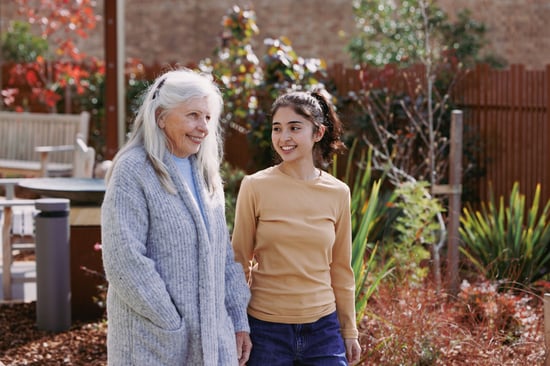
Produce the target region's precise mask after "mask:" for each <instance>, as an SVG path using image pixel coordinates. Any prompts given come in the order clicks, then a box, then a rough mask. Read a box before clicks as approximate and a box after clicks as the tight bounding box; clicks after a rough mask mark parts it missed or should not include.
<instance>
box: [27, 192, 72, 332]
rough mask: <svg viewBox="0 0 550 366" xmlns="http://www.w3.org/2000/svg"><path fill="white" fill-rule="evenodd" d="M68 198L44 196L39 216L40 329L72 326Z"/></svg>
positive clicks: (65, 328) (37, 226) (38, 275)
mask: <svg viewBox="0 0 550 366" xmlns="http://www.w3.org/2000/svg"><path fill="white" fill-rule="evenodd" d="M69 202H70V201H69V200H68V199H65V198H42V199H38V200H36V202H35V207H36V209H37V210H39V211H40V212H39V213H38V215H37V216H36V249H35V252H36V320H37V326H38V328H39V329H41V330H47V331H53V332H61V331H64V330H67V329H69V328H70V326H71V269H70V252H69V251H70V241H69V235H70V234H69V232H70V230H69Z"/></svg>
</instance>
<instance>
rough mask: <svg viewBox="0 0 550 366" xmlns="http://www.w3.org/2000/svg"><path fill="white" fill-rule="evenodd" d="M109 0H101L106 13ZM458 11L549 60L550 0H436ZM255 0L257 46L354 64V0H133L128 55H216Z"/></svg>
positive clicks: (6, 11) (531, 59)
mask: <svg viewBox="0 0 550 366" xmlns="http://www.w3.org/2000/svg"><path fill="white" fill-rule="evenodd" d="M104 1H114V0H98V1H97V4H98V13H99V14H103V5H104ZM437 2H438V4H439V6H441V7H442V8H443V9H444V10H445V11H446V12H447V13H448V14H449V15H450V16H451V17H452V16H454V15H455V14H456V13H457V11H458V10H459V9H461V8H464V7H467V8H469V9H470V10H471V11H472V16H473V17H474V19H476V20H478V21H480V22H483V23H485V25H486V26H487V28H488V32H487V36H488V40H489V44H488V45H487V47H486V51H487V52H493V53H497V54H499V55H501V56H503V57H504V58H505V59H506V60H507V61H508V62H509V63H510V64H513V63H523V64H525V65H526V66H527V67H528V68H532V69H541V68H544V67H545V66H546V65H547V64H550V27H547V26H546V27H545V23H544V22H545V21H546V20H547V19H550V1H548V0H525V1H519V0H437ZM235 4H237V5H240V6H241V7H245V6H247V5H250V4H252V5H253V9H254V10H255V12H256V17H257V19H256V21H257V24H258V27H259V29H260V34H259V35H258V36H256V37H255V38H254V49H255V52H256V54H257V55H258V56H259V57H261V55H262V53H263V50H264V46H263V40H264V39H265V38H270V37H279V36H286V37H288V38H289V39H290V40H291V42H292V45H293V48H294V50H295V51H296V52H297V54H298V55H300V56H302V57H318V58H322V59H324V60H326V61H327V62H328V63H329V64H330V63H334V62H341V63H344V64H347V65H350V63H351V62H350V60H349V56H348V54H347V53H346V52H345V49H344V47H345V45H346V44H347V42H348V41H349V39H350V37H351V35H352V34H353V33H354V32H355V23H354V20H353V12H352V0H277V1H273V0H250V1H239V0H237V1H234V0H186V1H182V0H162V1H160V0H157V1H151V0H126V1H125V14H124V19H125V32H126V37H125V47H126V56H127V57H132V58H137V59H141V60H143V61H145V62H146V63H153V62H159V63H165V62H180V63H182V64H187V63H193V62H196V61H198V60H200V59H203V58H205V57H209V56H212V54H213V51H214V49H215V48H216V47H217V46H218V42H219V35H220V33H221V31H222V25H221V20H222V17H223V15H224V14H225V13H226V12H227V11H228V10H229V9H230V8H231V6H233V5H235ZM12 14H13V5H12V2H6V1H1V3H0V17H1V24H0V26H1V28H2V30H3V31H4V30H5V28H6V26H7V23H8V19H10V18H11V17H12ZM103 39H104V33H103V23H101V24H100V27H99V28H98V29H96V30H95V31H94V32H93V34H92V36H91V37H90V38H89V39H86V40H84V41H82V42H80V44H79V47H80V48H81V49H82V50H83V51H84V52H86V53H88V54H91V55H94V56H96V57H100V58H102V57H103V55H104V51H103Z"/></svg>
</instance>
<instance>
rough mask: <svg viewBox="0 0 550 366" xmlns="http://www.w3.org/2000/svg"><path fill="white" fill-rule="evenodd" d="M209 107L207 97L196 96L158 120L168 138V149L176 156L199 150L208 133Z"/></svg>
mask: <svg viewBox="0 0 550 366" xmlns="http://www.w3.org/2000/svg"><path fill="white" fill-rule="evenodd" d="M209 121H210V108H209V106H208V98H207V97H197V98H192V99H189V100H188V101H186V102H183V103H181V104H180V105H178V106H177V107H176V108H174V109H171V110H169V111H167V112H166V114H165V115H164V116H162V117H161V118H160V119H159V121H158V126H159V127H160V128H161V129H163V130H164V133H165V134H166V137H167V139H168V150H170V152H171V153H172V154H174V155H176V156H177V157H180V158H187V157H188V156H190V155H192V154H196V153H197V152H198V151H199V148H200V145H201V142H202V141H203V140H204V138H205V137H206V135H208V128H207V124H208V122H209Z"/></svg>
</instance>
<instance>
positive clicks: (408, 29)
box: [347, 0, 505, 66]
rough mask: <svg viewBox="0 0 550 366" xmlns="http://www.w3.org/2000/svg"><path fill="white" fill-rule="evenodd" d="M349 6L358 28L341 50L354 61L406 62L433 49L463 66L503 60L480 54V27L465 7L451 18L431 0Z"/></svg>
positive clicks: (362, 0) (378, 0)
mask: <svg viewBox="0 0 550 366" xmlns="http://www.w3.org/2000/svg"><path fill="white" fill-rule="evenodd" d="M353 11H354V17H355V23H356V26H357V29H358V32H357V34H356V35H355V36H354V37H353V38H352V39H351V41H350V42H349V43H348V45H347V50H348V52H349V53H350V55H351V57H352V60H353V61H354V62H355V63H356V64H359V65H364V64H368V65H373V66H384V65H387V64H390V63H395V64H399V65H401V66H407V65H412V64H415V63H418V62H420V61H421V60H423V59H425V58H427V57H432V56H431V55H430V53H432V54H433V53H435V56H436V58H448V57H450V58H455V59H457V60H458V61H459V62H460V63H463V64H464V65H466V66H472V65H473V64H475V63H476V62H482V61H485V62H491V63H492V64H493V65H494V66H503V65H505V62H504V61H503V60H502V59H501V58H500V57H498V56H497V55H486V56H481V55H480V54H481V52H480V51H481V49H482V47H483V45H484V44H485V43H486V40H485V33H486V27H485V25H484V24H483V23H479V22H476V21H475V20H474V19H473V18H472V17H471V14H470V11H469V10H467V9H463V10H461V11H459V12H458V14H457V17H456V21H455V22H451V21H450V20H449V17H448V15H447V14H446V13H445V12H444V11H443V10H442V9H441V8H440V7H438V6H437V5H436V4H435V2H434V1H431V0H398V1H395V0H357V1H354V2H353ZM423 13H425V15H426V18H425V17H424V14H423ZM426 26H427V27H428V28H430V29H431V31H430V33H431V35H429V38H427V36H426V33H425V29H424V28H425V27H426ZM427 40H429V48H428V47H426V46H427V42H426V41H427Z"/></svg>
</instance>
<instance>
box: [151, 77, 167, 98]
mask: <svg viewBox="0 0 550 366" xmlns="http://www.w3.org/2000/svg"><path fill="white" fill-rule="evenodd" d="M165 81H166V78H164V79H162V80H161V81H160V82H159V83H158V85H157V88H156V89H155V92H154V93H153V100H154V99H155V98H157V97H158V96H159V92H160V88H162V86H163V85H164V82H165Z"/></svg>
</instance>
